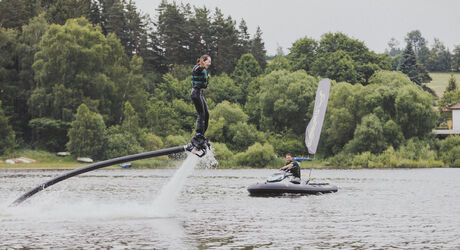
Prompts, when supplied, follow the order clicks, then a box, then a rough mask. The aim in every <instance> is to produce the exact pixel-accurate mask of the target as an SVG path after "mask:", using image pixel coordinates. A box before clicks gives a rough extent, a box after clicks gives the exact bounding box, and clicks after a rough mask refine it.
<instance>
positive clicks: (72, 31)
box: [28, 18, 147, 124]
mask: <svg viewBox="0 0 460 250" xmlns="http://www.w3.org/2000/svg"><path fill="white" fill-rule="evenodd" d="M141 65H142V60H140V59H139V58H136V57H133V58H132V60H131V61H130V60H129V59H128V57H127V56H126V55H125V53H124V49H123V47H122V46H121V44H120V41H119V40H118V39H117V38H116V37H115V35H114V34H109V35H108V36H107V37H104V35H103V34H102V32H101V29H100V28H99V27H98V26H93V25H91V24H90V23H89V22H88V21H87V20H86V19H85V18H78V19H69V20H68V21H67V22H66V24H65V25H63V26H60V25H51V27H50V29H49V30H48V31H47V33H46V34H45V35H44V36H43V38H42V42H41V43H40V51H38V52H37V53H36V54H35V62H34V64H33V69H34V72H35V79H36V81H37V82H38V86H37V88H36V89H35V90H34V91H33V93H32V95H31V97H30V98H29V101H28V104H29V109H30V113H31V115H32V117H33V118H35V117H43V116H46V117H50V118H53V119H59V120H63V121H71V120H72V117H73V114H74V113H75V111H76V109H77V107H78V106H79V105H80V104H81V103H85V104H87V106H88V107H91V109H92V110H93V111H97V112H98V113H101V115H102V116H103V117H104V119H105V121H106V122H107V123H108V124H114V123H120V122H121V116H122V109H123V104H124V103H125V102H126V101H130V102H131V103H132V104H133V107H134V108H135V109H137V110H143V109H145V106H146V101H147V95H146V92H145V88H146V85H145V82H144V81H143V78H142V75H140V73H141V72H140V71H141V68H142V67H141Z"/></svg>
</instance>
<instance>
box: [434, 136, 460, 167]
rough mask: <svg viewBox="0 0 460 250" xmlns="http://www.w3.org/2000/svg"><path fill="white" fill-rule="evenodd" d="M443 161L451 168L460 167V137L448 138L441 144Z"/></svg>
mask: <svg viewBox="0 0 460 250" xmlns="http://www.w3.org/2000/svg"><path fill="white" fill-rule="evenodd" d="M439 151H440V155H441V159H442V161H444V163H445V164H446V165H448V166H450V167H460V136H458V135H454V136H452V135H451V136H448V137H447V138H446V139H445V140H443V141H442V142H441V148H440V150H439Z"/></svg>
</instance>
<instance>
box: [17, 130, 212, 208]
mask: <svg viewBox="0 0 460 250" xmlns="http://www.w3.org/2000/svg"><path fill="white" fill-rule="evenodd" d="M210 146H211V145H210V144H209V142H208V140H207V139H206V138H200V139H196V138H192V140H191V142H190V143H189V144H187V145H184V146H178V147H172V148H166V149H160V150H156V151H151V152H145V153H140V154H134V155H127V156H123V157H118V158H113V159H109V160H105V161H101V162H98V163H94V164H91V165H88V166H85V167H81V168H78V169H74V170H72V171H70V172H68V173H65V174H63V175H61V176H58V177H56V178H53V179H51V180H49V181H47V182H45V183H43V184H41V185H39V186H37V187H35V188H34V189H32V190H30V191H29V192H27V193H25V194H23V195H22V196H21V197H19V198H18V199H16V200H15V201H14V202H13V203H12V204H11V205H10V206H17V205H19V204H21V203H22V202H23V201H25V200H26V199H28V198H29V197H31V196H32V195H34V194H36V193H38V192H40V191H42V190H43V189H45V188H47V187H49V186H51V185H54V184H56V183H58V182H61V181H63V180H65V179H68V178H70V177H73V176H76V175H79V174H83V173H86V172H89V171H93V170H96V169H99V168H103V167H108V166H112V165H116V164H120V163H124V162H128V161H134V160H141V159H147V158H153V157H158V156H162V155H170V154H175V153H181V152H185V151H188V152H191V153H193V154H195V155H197V156H198V157H203V156H204V155H205V154H206V153H207V150H209V149H210Z"/></svg>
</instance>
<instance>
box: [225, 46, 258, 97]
mask: <svg viewBox="0 0 460 250" xmlns="http://www.w3.org/2000/svg"><path fill="white" fill-rule="evenodd" d="M260 74H262V69H261V68H260V66H259V63H258V62H257V61H256V59H255V58H254V56H253V55H252V54H244V55H242V56H241V57H240V59H239V60H238V63H237V64H236V67H235V70H234V71H233V73H232V79H233V80H234V82H235V84H236V85H237V86H238V87H239V88H240V89H241V92H242V96H241V99H240V100H239V102H240V103H241V104H243V105H244V103H246V96H247V95H248V87H249V84H250V83H251V81H252V80H253V79H254V78H255V77H257V76H258V75H260Z"/></svg>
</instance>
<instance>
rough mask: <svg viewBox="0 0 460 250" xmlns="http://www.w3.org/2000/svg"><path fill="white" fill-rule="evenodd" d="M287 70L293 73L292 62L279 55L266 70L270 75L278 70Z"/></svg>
mask: <svg viewBox="0 0 460 250" xmlns="http://www.w3.org/2000/svg"><path fill="white" fill-rule="evenodd" d="M283 69H284V70H287V71H292V66H291V63H290V61H289V60H288V59H287V58H286V57H285V56H280V55H277V56H275V58H273V60H271V61H270V63H269V64H268V65H267V67H266V68H265V74H266V75H268V74H270V73H271V72H273V71H276V70H283Z"/></svg>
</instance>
